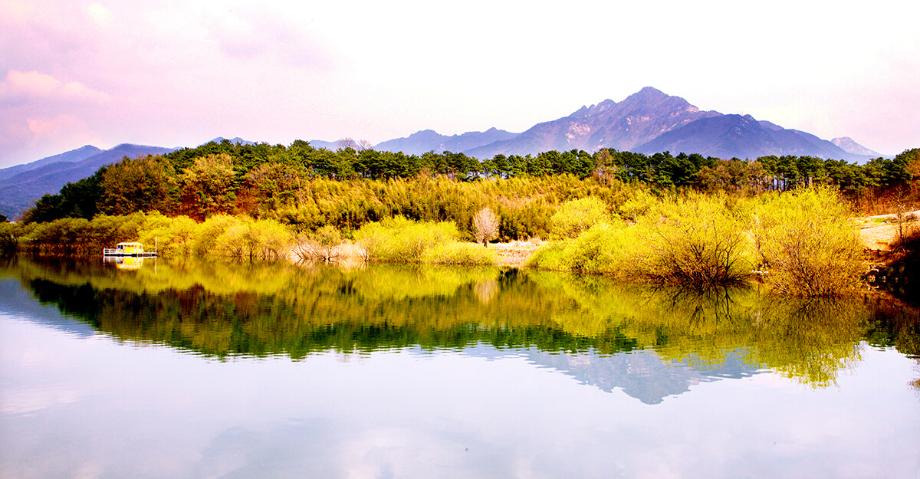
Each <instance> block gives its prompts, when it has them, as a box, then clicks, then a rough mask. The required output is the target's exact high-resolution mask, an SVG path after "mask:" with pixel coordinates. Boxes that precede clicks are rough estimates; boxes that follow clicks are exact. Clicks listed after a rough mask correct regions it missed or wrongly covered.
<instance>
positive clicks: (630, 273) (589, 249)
mask: <svg viewBox="0 0 920 479" xmlns="http://www.w3.org/2000/svg"><path fill="white" fill-rule="evenodd" d="M640 233H641V230H640V229H639V228H638V227H636V226H627V225H625V224H623V223H618V224H609V223H601V224H598V225H595V226H593V227H591V228H590V229H589V230H587V231H585V232H584V233H582V234H581V235H579V236H578V238H575V239H568V240H562V241H552V242H549V243H547V244H545V245H544V246H542V247H540V248H539V249H538V250H537V251H536V252H534V254H533V255H532V256H531V258H530V259H529V261H528V263H527V264H528V265H529V266H534V267H537V268H541V269H550V270H555V271H572V272H577V273H586V274H605V275H610V276H615V277H619V278H624V279H625V278H634V277H635V276H636V275H642V274H644V273H643V266H642V265H644V264H645V261H646V255H647V251H646V248H645V247H644V246H645V242H644V241H643V240H642V238H641V237H640V236H639V235H640Z"/></svg>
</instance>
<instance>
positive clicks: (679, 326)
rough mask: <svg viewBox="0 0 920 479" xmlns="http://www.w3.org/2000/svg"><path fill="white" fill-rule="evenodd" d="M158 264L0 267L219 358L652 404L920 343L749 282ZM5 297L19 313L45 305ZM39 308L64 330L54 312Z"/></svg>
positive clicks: (820, 369)
mask: <svg viewBox="0 0 920 479" xmlns="http://www.w3.org/2000/svg"><path fill="white" fill-rule="evenodd" d="M150 266H152V265H144V267H141V268H136V269H130V270H124V269H116V268H113V267H111V265H102V264H98V263H94V264H90V263H39V262H36V261H32V260H28V259H22V258H20V259H18V260H13V261H12V262H11V263H9V264H7V265H5V266H4V267H3V268H0V276H2V277H6V278H13V279H16V280H18V282H19V283H20V284H21V285H23V286H24V287H25V289H27V290H28V291H29V292H30V293H31V295H33V296H34V297H35V298H37V299H38V300H39V301H40V302H41V303H43V304H46V305H54V306H56V307H57V308H58V309H59V310H60V311H62V312H64V313H65V314H67V315H69V316H71V317H73V318H76V319H78V320H80V321H82V322H83V323H85V324H88V325H90V326H92V328H94V329H95V330H97V331H99V332H103V333H105V334H108V335H111V336H113V337H115V338H117V339H119V340H127V341H137V342H153V343H161V344H166V345H169V346H172V347H175V348H178V349H181V350H184V351H190V352H193V353H196V354H201V355H205V356H213V357H217V358H224V357H227V356H229V355H246V356H267V355H281V354H283V355H287V356H290V357H291V358H293V359H295V360H300V359H303V358H305V357H307V356H308V355H310V354H314V353H317V352H323V351H330V350H331V351H337V352H345V353H359V354H363V353H369V352H372V351H378V350H388V349H402V348H411V347H418V348H419V350H420V351H423V352H424V351H431V350H434V349H441V348H449V349H456V350H462V351H463V352H464V353H465V354H470V355H485V356H489V355H493V356H495V355H499V356H500V355H507V354H516V355H523V356H525V357H526V358H527V359H528V360H529V361H531V362H533V363H534V364H537V365H541V366H545V367H548V368H552V369H554V370H557V371H560V372H562V373H565V374H567V375H569V376H571V377H573V378H575V379H576V380H578V381H580V382H583V383H585V384H591V385H593V386H596V387H598V388H600V389H602V390H605V391H611V390H614V389H620V390H623V391H624V392H626V393H627V394H630V395H631V396H633V397H636V398H638V399H640V400H642V401H643V402H646V403H658V402H661V401H662V399H663V398H664V397H666V396H669V395H675V394H680V393H682V392H684V391H687V390H688V389H689V387H690V386H691V385H693V384H696V383H699V382H705V381H711V380H715V379H719V378H737V377H746V376H751V375H754V374H757V373H758V372H759V371H764V370H772V371H776V372H779V373H781V374H783V375H785V376H787V377H789V378H793V379H795V380H797V381H801V382H803V383H807V384H810V385H813V386H815V387H822V386H827V385H830V384H833V383H834V381H835V379H836V378H837V375H838V374H839V372H840V371H841V370H844V369H846V368H847V367H849V366H851V365H852V364H854V363H855V362H857V361H859V359H860V354H861V353H860V346H859V345H860V342H861V341H862V340H864V339H867V340H868V341H869V343H870V344H875V345H879V346H888V345H894V346H895V347H897V348H898V349H899V350H901V351H902V352H905V353H906V354H908V355H916V354H917V352H918V351H920V347H918V344H920V341H918V339H917V338H918V334H917V333H918V328H917V322H916V321H915V320H914V319H913V318H910V317H909V316H910V315H909V314H907V313H901V315H900V316H898V315H897V314H895V315H892V314H882V312H880V308H879V305H878V304H873V303H872V302H867V301H864V300H858V301H856V300H851V301H834V302H829V301H819V302H803V301H794V300H784V301H776V300H774V299H773V298H769V297H764V296H762V295H761V294H759V293H758V292H757V291H756V290H752V289H745V290H725V291H721V292H718V293H713V294H709V295H705V296H699V295H688V294H684V293H681V292H679V291H673V290H652V289H649V288H643V287H636V286H623V285H618V284H615V283H612V282H609V281H606V280H604V279H603V278H593V277H592V278H580V277H574V276H568V275H561V274H555V273H544V272H526V273H525V272H520V271H516V270H510V271H499V270H496V269H439V268H424V269H418V268H409V267H382V266H381V267H370V268H366V269H358V270H341V269H336V268H331V267H315V268H308V269H303V268H295V267H286V266H279V265H274V266H263V267H240V266H231V265H225V264H184V265H175V264H168V263H164V262H162V261H161V262H159V264H157V265H156V267H150ZM4 288H5V289H10V287H9V286H4ZM4 296H5V297H7V301H6V303H9V304H7V305H6V306H5V307H7V308H15V307H17V306H16V305H17V304H18V305H20V306H22V307H26V306H23V305H27V304H29V303H30V302H31V303H34V301H32V300H31V299H29V298H23V297H16V296H15V295H14V294H10V295H7V294H4ZM33 309H34V307H33ZM29 316H30V317H32V318H46V319H44V320H46V321H49V322H55V321H56V322H57V326H60V324H59V323H60V322H61V321H60V320H54V319H53V318H54V317H55V315H53V314H47V311H46V312H45V313H42V312H41V311H31V312H30V314H29ZM48 318H51V319H48ZM899 318H900V319H899ZM39 320H41V319H39ZM68 327H69V328H71V329H79V328H75V327H74V326H68ZM482 345H489V346H491V347H488V348H482V347H479V346H482Z"/></svg>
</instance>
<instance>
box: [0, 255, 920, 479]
mask: <svg viewBox="0 0 920 479" xmlns="http://www.w3.org/2000/svg"><path fill="white" fill-rule="evenodd" d="M119 266H120V268H116V267H114V266H113V265H102V264H96V263H94V264H61V263H40V262H34V261H29V260H25V259H19V260H12V261H9V262H6V263H2V264H0V477H17V478H18V477H25V478H28V477H42V478H46V477H80V478H83V477H86V478H90V477H116V478H121V477H169V478H180V477H246V478H249V477H292V476H296V477H330V478H336V477H342V478H352V477H354V478H363V477H423V478H434V477H437V478H447V477H495V478H507V477H535V478H542V477H547V478H555V477H566V478H575V477H579V478H581V477H586V478H589V477H605V478H606V477H650V478H666V477H732V478H734V477H771V478H772V477H905V478H917V477H920V389H918V386H917V380H918V378H920V366H918V359H917V358H918V353H920V334H918V333H920V326H918V324H917V318H916V317H915V316H916V314H915V313H912V312H906V311H900V310H898V309H897V308H891V307H887V306H885V305H884V304H882V305H880V304H878V302H877V301H875V300H872V301H869V300H860V301H848V302H817V303H803V302H797V301H777V300H775V299H771V298H765V297H762V296H761V295H759V294H758V292H757V291H754V290H738V291H724V292H720V293H718V294H711V295H708V296H705V297H699V296H694V295H689V294H681V293H680V292H677V291H668V290H658V291H653V290H649V289H646V288H638V287H624V286H618V285H616V284H613V283H610V282H607V281H605V280H602V279H598V278H576V277H572V276H566V275H559V274H549V273H524V272H514V271H511V272H507V271H506V272H502V271H498V270H488V269H487V270H441V269H412V268H394V267H371V268H367V269H360V270H340V269H335V268H312V269H307V268H293V267H291V268H288V267H278V266H276V267H271V268H240V267H236V268H234V267H229V266H218V265H184V266H175V265H173V266H170V265H167V264H164V263H163V262H160V263H159V264H154V263H151V262H149V261H148V262H147V263H145V264H143V265H140V266H139V267H138V265H130V264H128V265H119Z"/></svg>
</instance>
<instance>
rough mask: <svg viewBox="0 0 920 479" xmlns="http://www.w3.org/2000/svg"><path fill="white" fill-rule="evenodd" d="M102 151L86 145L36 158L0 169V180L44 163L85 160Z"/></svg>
mask: <svg viewBox="0 0 920 479" xmlns="http://www.w3.org/2000/svg"><path fill="white" fill-rule="evenodd" d="M101 151H102V150H100V149H99V148H96V147H95V146H92V145H85V146H81V147H80V148H77V149H75V150H70V151H65V152H64V153H59V154H57V155H54V156H49V157H47V158H42V159H40V160H35V161H33V162H31V163H25V164H22V165H16V166H11V167H9V168H3V169H2V170H0V180H3V179H5V178H10V177H13V176H16V175H18V174H19V173H24V172H26V171H31V170H34V169H36V168H38V167H40V166H44V165H47V164H51V163H73V162H76V161H80V160H85V159H87V158H89V157H90V156H93V155H95V154H97V153H100V152H101Z"/></svg>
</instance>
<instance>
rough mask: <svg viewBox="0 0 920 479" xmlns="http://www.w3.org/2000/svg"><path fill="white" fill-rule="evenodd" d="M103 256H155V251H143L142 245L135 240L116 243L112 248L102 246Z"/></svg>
mask: <svg viewBox="0 0 920 479" xmlns="http://www.w3.org/2000/svg"><path fill="white" fill-rule="evenodd" d="M102 255H103V256H143V257H149V256H156V255H157V252H156V251H144V245H143V244H141V243H138V242H136V241H125V242H123V243H118V244H117V245H115V247H114V248H103V249H102Z"/></svg>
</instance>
